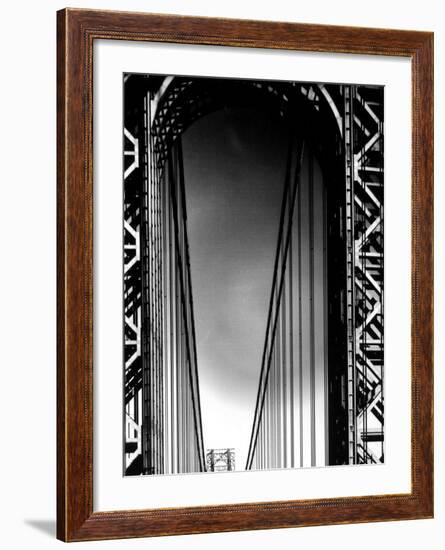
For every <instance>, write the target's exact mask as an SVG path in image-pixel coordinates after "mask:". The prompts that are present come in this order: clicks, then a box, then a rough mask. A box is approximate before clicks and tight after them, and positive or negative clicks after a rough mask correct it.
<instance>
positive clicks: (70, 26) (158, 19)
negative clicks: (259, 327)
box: [57, 9, 433, 541]
mask: <svg viewBox="0 0 445 550" xmlns="http://www.w3.org/2000/svg"><path fill="white" fill-rule="evenodd" d="M57 31H58V35H57V71H58V74H57V83H58V90H57V115H58V122H57V144H58V152H57V175H58V188H57V192H58V222H57V223H58V226H57V230H58V242H57V252H58V264H57V265H58V370H57V391H58V398H57V399H58V401H57V435H58V441H57V449H58V457H57V537H58V538H59V539H61V540H64V541H76V540H77V541H82V540H98V539H113V538H130V537H144V536H158V535H178V534H190V533H206V532H217V531H238V530H252V529H273V528H281V527H283V528H284V527H297V526H309V525H325V524H340V523H356V522H373V521H387V520H403V519H419V518H431V517H433V34H432V33H428V32H415V31H402V30H386V29H364V28H352V27H339V26H338V27H337V26H323V25H312V24H295V23H275V22H259V21H248V20H228V19H211V18H200V17H181V16H170V15H154V14H142V13H124V12H112V11H109V12H107V11H94V10H78V9H65V10H62V11H59V12H58V14H57ZM98 39H104V40H127V41H156V42H170V43H178V44H203V45H220V46H238V47H246V48H273V49H283V50H298V51H309V52H338V53H347V54H373V55H382V56H401V57H405V58H409V59H411V63H412V249H411V261H412V301H411V308H412V325H411V328H412V342H411V356H412V372H411V382H412V394H411V396H412V425H411V453H412V454H411V457H412V459H411V480H412V490H411V492H410V493H406V494H392V495H387V494H385V495H371V496H364V497H346V498H328V499H326V498H325V499H313V500H292V501H272V502H261V503H248V504H233V505H215V506H199V507H196V506H194V507H186V508H169V509H148V510H121V511H118V512H100V511H99V512H96V511H93V406H94V404H93V391H92V390H93V368H94V366H93V227H92V220H93V208H94V206H93V160H92V159H93V157H92V143H93V141H92V129H93V122H92V121H93V97H92V85H93V72H92V71H93V62H94V59H93V43H94V41H95V40H98Z"/></svg>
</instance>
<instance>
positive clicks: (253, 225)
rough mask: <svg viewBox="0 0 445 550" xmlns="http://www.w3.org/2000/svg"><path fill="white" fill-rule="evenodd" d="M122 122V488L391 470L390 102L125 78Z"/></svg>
mask: <svg viewBox="0 0 445 550" xmlns="http://www.w3.org/2000/svg"><path fill="white" fill-rule="evenodd" d="M123 121H124V124H123V129H122V130H123V140H122V143H123V167H124V168H123V172H124V173H123V220H124V222H123V228H122V230H123V251H122V256H123V282H122V284H123V297H124V298H123V309H122V310H123V334H124V338H123V343H122V344H123V378H122V379H123V388H122V389H123V407H124V410H123V411H122V413H123V414H122V418H123V428H122V430H123V457H122V458H123V472H124V475H125V476H138V475H160V474H191V473H212V472H228V471H231V472H233V471H249V470H271V469H288V468H310V467H326V466H335V465H351V466H352V465H363V464H379V463H383V462H384V392H383V377H384V299H383V296H384V294H383V282H384V242H383V236H384V225H383V223H384V216H383V212H384V87H383V86H377V85H373V84H372V83H370V84H369V85H363V84H360V85H355V84H351V83H319V82H297V81H277V80H274V81H267V80H244V79H231V78H209V77H200V76H187V75H186V76H184V75H175V76H172V75H159V74H136V73H127V74H124V75H123ZM116 406H119V404H118V403H116ZM116 428H118V427H116Z"/></svg>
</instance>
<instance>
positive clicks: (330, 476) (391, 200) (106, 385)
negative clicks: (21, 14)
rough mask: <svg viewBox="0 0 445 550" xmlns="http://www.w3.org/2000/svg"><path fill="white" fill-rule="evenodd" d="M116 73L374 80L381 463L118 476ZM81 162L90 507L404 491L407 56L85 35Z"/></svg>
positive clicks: (118, 119) (406, 428) (119, 105)
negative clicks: (88, 110)
mask: <svg viewBox="0 0 445 550" xmlns="http://www.w3.org/2000/svg"><path fill="white" fill-rule="evenodd" d="M124 72H139V73H160V74H166V75H171V74H172V75H174V74H182V75H202V76H221V77H241V78H261V79H271V80H273V79H277V80H283V79H284V80H296V81H312V82H337V83H341V82H351V83H357V84H360V83H364V84H366V83H368V84H381V85H384V86H385V438H386V442H385V449H386V456H385V464H383V465H375V466H374V465H366V466H337V467H327V468H312V469H295V470H276V471H267V472H232V473H223V474H205V473H203V474H187V475H173V476H146V477H136V478H131V477H130V478H125V477H123V475H122V379H123V375H122V223H123V222H122V74H123V73H124ZM93 166H94V466H93V468H94V509H95V511H106V510H124V509H143V508H158V507H176V506H194V505H211V504H226V503H227V504H229V503H240V502H259V501H273V500H293V499H303V498H320V497H337V496H360V495H371V494H394V493H406V492H410V490H411V481H410V461H411V457H410V425H411V395H410V392H411V386H410V380H411V351H410V347H411V344H410V340H411V338H410V337H411V329H410V326H411V292H410V289H411V232H410V228H411V62H410V60H409V59H404V58H396V57H384V56H362V55H348V54H344V55H340V54H320V53H299V52H285V51H278V50H258V49H250V48H229V47H219V46H189V45H171V44H157V43H131V42H122V41H113V40H99V41H98V40H95V41H94V164H93ZM203 414H205V411H203Z"/></svg>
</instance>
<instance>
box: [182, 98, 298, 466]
mask: <svg viewBox="0 0 445 550" xmlns="http://www.w3.org/2000/svg"><path fill="white" fill-rule="evenodd" d="M183 149H184V170H185V182H186V197H187V209H188V234H189V241H190V256H191V269H192V284H193V299H194V306H195V321H196V336H197V350H198V369H199V377H200V392H201V407H202V410H201V412H202V420H203V429H204V444H205V446H206V448H222V447H233V448H235V460H236V469H244V466H245V461H246V457H247V449H248V445H249V440H250V431H251V427H252V421H253V414H254V407H255V399H256V394H257V389H258V380H259V372H260V366H261V355H262V349H263V343H264V335H265V329H266V317H267V308H268V303H269V297H270V290H271V282H272V270H273V262H274V257H275V246H276V240H277V234H278V218H279V210H280V204H281V198H282V189H283V184H284V173H285V159H286V150H287V135H286V132H285V130H284V128H283V126H282V123H281V121H280V120H279V119H277V118H275V117H274V116H272V115H271V114H269V113H268V112H265V111H261V112H259V111H257V110H254V109H226V110H221V111H218V112H215V113H213V114H210V115H208V116H205V117H203V118H201V119H199V120H198V121H197V122H195V123H194V124H193V125H192V126H191V127H190V128H189V129H188V130H187V131H186V132H185V133H184V134H183Z"/></svg>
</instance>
